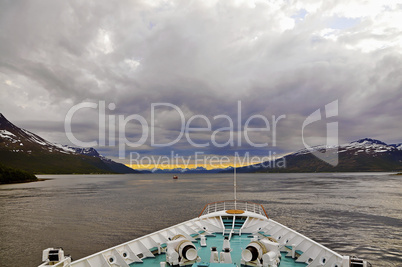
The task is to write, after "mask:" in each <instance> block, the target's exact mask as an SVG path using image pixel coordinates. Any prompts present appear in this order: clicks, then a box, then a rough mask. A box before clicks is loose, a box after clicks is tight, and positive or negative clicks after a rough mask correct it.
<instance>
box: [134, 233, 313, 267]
mask: <svg viewBox="0 0 402 267" xmlns="http://www.w3.org/2000/svg"><path fill="white" fill-rule="evenodd" d="M252 237H253V236H252V235H250V234H242V235H233V236H232V237H231V239H230V247H231V249H232V251H231V257H232V262H233V263H232V264H223V263H210V262H209V259H210V255H211V247H216V248H217V250H218V251H219V252H220V251H221V250H222V247H223V239H224V236H223V235H222V233H216V234H214V235H208V236H207V240H206V243H207V246H205V247H201V245H200V240H199V238H197V237H196V241H194V242H193V244H194V245H195V246H196V248H197V250H198V256H199V257H200V258H201V262H197V263H194V264H193V265H192V267H207V266H208V267H214V266H216V267H218V266H220V267H224V266H241V263H240V260H241V252H242V249H244V248H246V247H247V245H248V244H249V243H250V241H251V239H252ZM155 252H156V254H155V257H154V258H152V257H149V258H144V259H142V261H143V262H142V263H132V264H130V267H134V266H135V267H138V266H144V267H145V266H160V263H161V262H164V261H166V255H165V254H164V253H161V254H160V255H158V254H157V250H155ZM281 255H282V259H281V262H280V265H279V267H304V266H307V264H306V263H300V262H295V259H292V258H291V257H289V256H286V255H288V253H287V252H281ZM166 266H169V265H168V264H166ZM243 266H247V265H243Z"/></svg>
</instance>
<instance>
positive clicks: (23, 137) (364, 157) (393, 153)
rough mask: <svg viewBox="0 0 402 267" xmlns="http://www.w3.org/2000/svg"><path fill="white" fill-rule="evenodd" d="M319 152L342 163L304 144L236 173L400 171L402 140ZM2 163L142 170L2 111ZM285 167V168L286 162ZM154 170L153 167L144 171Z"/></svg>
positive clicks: (50, 169)
mask: <svg viewBox="0 0 402 267" xmlns="http://www.w3.org/2000/svg"><path fill="white" fill-rule="evenodd" d="M314 149H315V150H317V151H327V153H330V154H333V155H335V154H337V156H338V158H339V163H338V165H337V166H335V167H333V166H332V165H330V164H328V163H326V162H324V161H322V160H320V159H319V158H317V157H315V156H314V155H313V154H312V153H311V152H310V151H309V150H307V149H303V150H299V151H297V152H294V153H291V154H288V155H286V156H284V157H282V158H279V159H276V160H274V161H270V162H263V163H260V164H255V165H251V166H246V167H239V168H236V170H237V172H244V173H252V172H366V171H390V172H393V171H397V172H400V171H402V143H399V144H391V145H388V144H386V143H384V142H382V141H379V140H375V139H370V138H364V139H360V140H357V141H354V142H351V143H348V144H343V145H339V146H334V147H326V146H317V147H314ZM0 163H1V164H3V165H4V166H7V167H11V168H16V169H21V170H25V171H29V172H33V173H42V174H50V173H58V174H70V173H139V171H137V170H133V169H131V168H129V167H127V166H126V165H124V164H121V163H117V162H114V161H112V160H111V159H108V158H106V157H103V156H101V155H100V154H99V153H98V151H96V150H95V149H94V148H78V147H71V146H66V145H60V144H55V143H51V142H49V141H47V140H45V139H43V138H41V137H40V136H38V135H36V134H34V133H31V132H29V131H27V130H24V129H21V128H19V127H17V126H15V125H14V124H12V123H11V122H9V121H8V120H7V119H6V118H5V117H4V116H3V115H2V114H1V113H0ZM283 166H284V167H283ZM143 172H144V173H150V172H151V171H143ZM152 172H153V173H175V174H179V173H219V172H233V167H228V168H225V169H212V170H207V169H205V168H202V167H198V168H194V169H182V168H177V169H168V170H166V169H155V170H153V171H152Z"/></svg>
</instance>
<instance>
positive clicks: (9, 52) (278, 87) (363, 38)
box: [0, 1, 402, 156]
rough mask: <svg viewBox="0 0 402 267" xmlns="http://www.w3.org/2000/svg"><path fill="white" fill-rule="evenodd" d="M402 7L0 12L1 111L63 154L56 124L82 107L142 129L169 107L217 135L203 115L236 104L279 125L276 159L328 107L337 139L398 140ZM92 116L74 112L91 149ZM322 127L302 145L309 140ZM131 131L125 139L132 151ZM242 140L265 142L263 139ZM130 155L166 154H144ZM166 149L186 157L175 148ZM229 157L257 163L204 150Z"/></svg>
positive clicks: (97, 4)
mask: <svg viewBox="0 0 402 267" xmlns="http://www.w3.org/2000/svg"><path fill="white" fill-rule="evenodd" d="M373 2H377V1H373ZM401 9H402V7H401V5H400V4H398V2H397V1H394V2H393V1H387V4H385V3H381V1H378V3H369V4H367V3H365V2H364V1H353V3H349V1H338V2H336V4H335V3H328V2H325V3H322V1H286V2H285V1H191V2H189V1H119V2H117V3H116V2H110V1H84V2H82V1H39V2H32V1H2V2H1V3H0V55H1V57H0V93H1V98H0V111H1V112H2V113H3V114H4V115H5V116H6V117H8V118H9V119H10V120H11V121H13V122H15V123H17V124H19V125H20V126H23V127H25V128H27V129H29V130H32V131H35V132H37V133H39V134H41V135H42V136H44V137H45V138H49V139H51V141H56V142H61V143H68V140H67V139H66V136H65V133H64V128H63V123H64V118H65V115H66V114H67V112H68V110H69V109H70V108H71V107H72V106H74V105H76V104H79V103H81V102H83V101H90V102H94V103H98V101H106V103H107V104H108V103H114V104H115V105H116V108H115V109H114V110H108V114H111V115H116V116H117V115H124V116H129V115H131V114H139V115H141V116H143V117H144V118H147V119H149V118H150V111H151V108H150V106H151V104H152V103H158V102H164V103H171V104H174V105H176V106H178V107H179V108H180V109H181V110H182V111H183V112H184V113H185V114H186V116H191V115H194V114H202V115H205V116H206V117H208V118H209V119H210V120H211V122H212V128H213V129H216V128H219V127H224V126H227V125H225V122H223V121H219V120H213V117H214V116H216V115H219V114H224V115H227V116H229V117H231V118H233V120H236V118H237V117H236V116H237V113H238V110H237V103H238V102H237V101H239V100H240V101H241V103H242V115H243V121H242V122H243V123H244V121H245V120H246V119H247V118H248V117H250V116H252V115H254V114H262V115H264V116H266V117H267V118H271V116H272V115H275V116H280V115H286V119H284V120H282V122H280V124H279V126H278V129H277V132H278V133H277V136H278V137H277V146H276V147H275V149H274V150H276V151H278V152H279V153H285V152H289V151H293V150H296V149H299V148H302V140H301V127H302V123H303V121H304V120H305V119H306V117H307V116H308V115H309V114H310V113H312V112H313V111H315V110H316V109H318V108H323V107H324V106H325V105H326V104H328V103H330V102H332V101H334V100H338V101H339V116H338V118H337V119H338V121H339V127H340V129H339V134H340V142H347V141H351V140H354V139H357V138H360V137H366V136H367V135H369V136H370V137H374V138H378V139H381V140H384V141H386V142H391V143H392V142H399V141H400V132H401V130H402V128H401V127H402V125H401V123H400V122H399V120H400V114H402V75H401V73H402V55H401V52H400V51H402V50H401V48H402V47H401V44H402V40H401V36H402V34H401V33H402V32H401V31H402V26H401V25H402V21H401V19H400V16H398V14H400V12H401ZM160 116H162V117H163V116H165V117H164V118H163V120H162V119H161V120H160V123H159V125H158V133H159V135H158V138H159V139H158V140H160V141H167V140H172V138H173V139H174V138H175V137H176V136H177V135H178V130H180V129H179V127H178V125H179V124H178V118H176V117H174V116H167V117H166V114H160ZM96 118H97V112H96V111H95V110H91V111H88V112H80V113H79V114H78V113H77V116H75V117H74V120H73V131H74V132H75V134H76V136H77V137H79V138H80V139H82V140H93V139H96V138H97V135H98V132H99V131H98V124H97V121H96ZM197 123H198V125H199V126H203V124H202V122H201V121H198V122H196V121H195V122H194V125H196V124H197ZM254 123H255V124H257V126H258V125H260V126H261V125H263V124H262V121H258V120H256V121H254ZM137 126H138V125H137ZM323 126H325V124H324V123H323V124H322V125H317V126H316V127H312V128H311V129H308V130H307V131H308V133H309V136H311V137H312V139H314V138H316V140H317V142H322V141H323V140H324V139H322V138H321V137H322V136H324V135H325V127H323ZM236 127H237V126H236ZM236 130H237V128H236ZM140 134H141V133H140V132H139V130H138V127H136V125H131V126H130V127H128V128H127V137H128V138H132V140H134V139H135V138H138V136H139V135H140ZM253 137H254V139H255V141H261V142H265V141H268V142H272V135H271V133H267V134H266V135H264V134H255V135H254V136H253ZM208 138H210V133H206V134H205V133H204V135H203V134H199V135H194V139H195V140H200V142H201V141H205V140H208ZM220 138H221V139H220V140H222V142H224V140H225V138H228V136H227V135H225V134H222V136H220ZM138 149H139V150H141V151H146V152H147V153H150V154H152V153H158V154H160V153H164V152H165V150H162V149H159V150H158V149H157V148H153V147H151V146H150V145H149V143H147V144H145V145H144V146H143V147H141V148H138ZM169 149H172V148H169ZM173 149H177V150H180V151H186V150H191V149H194V148H193V147H192V146H191V145H190V144H189V143H188V142H186V140H180V142H178V143H177V144H176V147H173ZM231 149H240V150H249V151H253V149H254V150H255V151H254V153H256V154H261V153H264V150H260V149H255V148H253V147H251V146H250V147H249V146H247V145H244V144H243V145H242V146H241V147H226V148H217V147H210V148H209V149H208V152H209V153H212V154H225V153H227V151H230V150H231ZM100 151H101V152H102V151H103V152H104V153H105V154H108V155H110V156H116V155H117V152H116V149H113V148H110V147H108V148H103V149H102V148H100ZM167 151H168V150H167V149H166V152H167Z"/></svg>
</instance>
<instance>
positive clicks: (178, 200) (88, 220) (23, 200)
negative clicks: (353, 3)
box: [0, 173, 402, 267]
mask: <svg viewBox="0 0 402 267" xmlns="http://www.w3.org/2000/svg"><path fill="white" fill-rule="evenodd" d="M40 178H48V179H49V180H45V181H41V182H35V183H26V184H14V185H1V186H0V240H1V242H0V259H1V263H0V265H1V266H3V267H11V266H37V265H38V264H39V263H40V262H41V253H42V249H45V248H47V247H63V248H64V250H65V251H66V253H67V254H71V255H72V257H73V259H78V258H81V257H84V256H87V255H90V254H92V253H95V252H98V251H100V250H103V249H106V248H109V247H111V246H115V245H118V244H120V243H123V242H126V241H129V240H132V239H135V238H137V237H140V236H142V235H145V234H148V233H151V232H153V231H156V230H160V229H162V228H165V227H169V226H172V225H174V224H177V223H180V222H182V221H185V220H189V219H192V218H194V217H196V216H198V214H199V212H200V211H201V210H202V208H203V207H204V205H205V204H206V203H208V202H213V201H219V200H227V199H233V187H232V179H233V177H232V175H231V174H202V175H201V174H198V175H197V174H182V175H180V176H179V179H178V180H173V179H172V176H171V175H170V174H136V175H48V176H40ZM401 181H402V176H395V175H390V174H385V173H342V174H339V173H336V174H330V173H329V174H321V173H320V174H318V173H314V174H241V175H238V199H241V200H248V201H253V202H257V203H261V204H263V205H264V207H265V209H266V211H267V213H268V215H269V216H270V217H271V218H272V219H274V220H276V221H278V222H280V223H282V224H284V225H286V226H288V227H290V228H293V229H295V230H296V231H299V232H300V233H302V234H304V235H306V236H308V237H310V238H312V239H314V240H316V241H318V242H320V243H322V244H324V245H326V246H327V247H329V248H331V249H333V250H335V251H337V252H339V253H341V254H345V255H357V256H359V257H362V258H365V259H367V260H369V261H370V262H371V263H372V264H373V266H401V265H402V260H401V259H402V252H401V251H402V207H401V196H402V183H401Z"/></svg>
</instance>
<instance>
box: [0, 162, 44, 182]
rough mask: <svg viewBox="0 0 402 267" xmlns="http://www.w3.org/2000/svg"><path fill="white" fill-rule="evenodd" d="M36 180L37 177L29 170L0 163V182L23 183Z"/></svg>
mask: <svg viewBox="0 0 402 267" xmlns="http://www.w3.org/2000/svg"><path fill="white" fill-rule="evenodd" d="M37 180H38V178H36V176H35V175H33V174H31V173H29V172H26V171H21V170H17V169H13V168H10V167H5V166H3V165H1V164H0V184H11V183H24V182H33V181H37Z"/></svg>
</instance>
